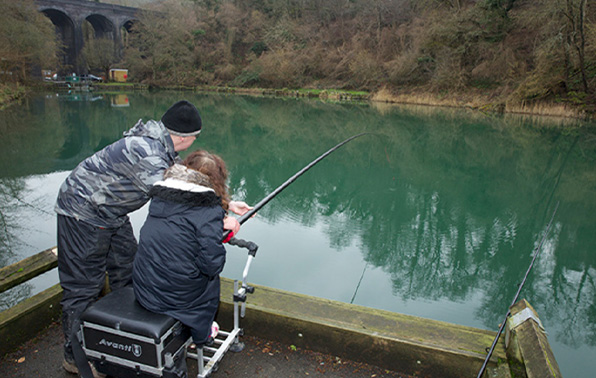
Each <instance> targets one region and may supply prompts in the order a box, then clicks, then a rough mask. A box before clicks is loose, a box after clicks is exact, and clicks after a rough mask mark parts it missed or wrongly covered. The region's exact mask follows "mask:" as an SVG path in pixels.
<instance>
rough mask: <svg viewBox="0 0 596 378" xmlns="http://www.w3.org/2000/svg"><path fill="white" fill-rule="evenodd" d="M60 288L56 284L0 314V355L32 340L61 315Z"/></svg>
mask: <svg viewBox="0 0 596 378" xmlns="http://www.w3.org/2000/svg"><path fill="white" fill-rule="evenodd" d="M61 299H62V288H61V287H60V284H56V285H54V286H52V287H50V288H49V289H46V290H44V291H42V292H41V293H39V294H37V295H35V296H33V297H31V298H28V299H26V300H24V301H23V302H21V303H19V304H17V305H15V306H13V307H11V308H9V309H8V310H5V311H3V312H1V313H0V340H2V342H0V355H4V354H6V353H8V352H10V351H12V350H14V349H16V348H17V347H18V346H19V345H21V344H23V343H24V342H26V341H28V340H31V339H32V338H34V337H35V336H36V335H37V334H38V333H39V332H40V331H41V330H43V329H44V328H46V327H47V326H48V325H50V324H51V323H52V322H53V321H56V320H57V319H58V318H59V317H60V314H61V308H60V300H61Z"/></svg>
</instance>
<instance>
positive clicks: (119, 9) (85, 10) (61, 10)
mask: <svg viewBox="0 0 596 378" xmlns="http://www.w3.org/2000/svg"><path fill="white" fill-rule="evenodd" d="M35 1H36V4H37V6H38V9H39V11H40V12H42V13H43V14H45V15H46V16H47V17H49V18H50V20H51V21H52V23H53V24H54V26H55V28H56V33H57V34H58V35H59V37H60V39H61V40H62V43H63V44H64V53H63V55H62V57H61V59H62V62H61V63H62V65H63V67H64V68H63V70H64V72H63V73H66V72H68V73H71V72H76V73H77V74H83V73H87V72H86V67H85V66H84V65H83V64H82V62H81V60H80V59H79V54H80V53H81V50H82V49H83V45H84V43H85V40H84V37H83V24H85V23H86V22H88V23H89V24H90V25H91V27H93V30H94V34H95V38H110V39H112V40H113V41H114V43H115V46H116V47H117V50H118V51H120V50H121V48H122V41H123V36H124V34H125V33H128V32H129V31H130V28H131V26H132V24H133V23H134V22H135V21H136V20H137V14H138V12H140V10H139V9H138V8H131V7H125V6H120V5H113V4H105V3H98V2H95V1H88V0H35Z"/></svg>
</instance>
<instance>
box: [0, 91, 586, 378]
mask: <svg viewBox="0 0 596 378" xmlns="http://www.w3.org/2000/svg"><path fill="white" fill-rule="evenodd" d="M180 99H187V100H189V101H192V102H193V103H194V104H195V105H196V106H197V107H198V109H199V111H200V112H201V115H202V117H203V125H204V126H203V131H202V133H201V135H200V137H199V138H198V139H197V141H196V142H195V144H194V145H193V146H192V147H191V150H194V149H207V150H209V151H211V152H214V153H216V154H218V155H220V156H222V157H223V159H224V160H225V161H226V163H227V166H228V169H229V171H230V182H229V186H230V191H231V193H232V197H233V198H234V199H236V200H244V201H246V202H248V203H251V204H254V203H257V202H258V201H259V200H261V199H263V198H264V197H265V196H266V195H267V194H269V193H270V192H272V191H273V190H274V189H275V188H276V187H278V186H279V185H280V184H282V183H283V182H284V181H285V180H287V179H288V178H289V177H291V176H292V175H293V174H294V173H296V172H297V171H299V170H300V169H301V168H303V167H304V166H306V165H307V164H308V163H310V162H311V161H312V160H314V159H315V158H316V157H318V156H319V155H321V154H322V153H324V152H325V151H327V150H328V149H330V148H331V147H333V146H335V145H336V144H337V143H339V142H341V141H342V140H344V139H346V138H348V137H350V136H352V135H355V134H358V133H362V132H367V133H369V135H365V136H362V137H359V138H357V139H355V140H353V141H351V142H350V143H348V144H346V145H345V146H343V147H341V148H340V149H338V150H337V151H335V152H334V153H332V154H331V155H329V156H328V157H327V158H326V159H324V160H323V161H321V162H320V163H319V164H318V165H316V166H315V167H314V168H312V169H310V170H309V171H308V172H307V173H305V174H304V175H303V176H301V177H300V178H299V179H298V180H297V181H295V182H294V183H293V184H292V185H290V186H289V187H288V188H287V189H286V190H285V191H283V192H282V193H281V194H280V195H278V196H277V197H276V198H275V199H274V200H272V201H271V202H270V203H269V204H267V205H266V206H265V207H264V208H263V209H262V210H261V211H259V213H258V214H257V216H256V217H255V218H252V219H250V220H248V221H247V222H246V223H245V224H244V225H243V226H242V229H241V232H240V234H239V235H238V236H239V237H241V238H244V239H247V240H250V241H254V242H255V243H257V244H258V245H259V246H260V248H259V252H258V254H257V257H256V259H255V261H254V262H253V264H252V266H251V270H250V274H249V281H250V282H252V283H255V284H259V285H266V286H271V287H275V288H279V289H283V290H289V291H293V292H298V293H303V294H307V295H314V296H318V297H323V298H328V299H333V300H338V301H342V302H346V303H354V304H358V305H362V306H368V307H374V308H379V309H383V310H389V311H393V312H399V313H404V314H409V315H416V316H421V317H426V318H432V319H436V320H442V321H447V322H452V323H457V324H462V325H467V326H473V327H478V328H483V329H489V330H493V331H496V330H497V329H498V327H499V323H500V322H501V321H502V320H503V318H504V316H505V314H506V312H507V309H508V307H509V305H510V304H511V301H512V300H513V298H514V295H515V293H516V291H517V289H518V286H519V284H520V283H521V281H522V279H523V277H524V274H525V273H526V270H527V269H528V267H529V265H530V262H531V260H532V256H533V254H534V250H535V248H536V247H537V245H538V244H539V242H540V240H541V239H542V238H543V236H544V235H545V231H546V228H547V224H548V222H549V220H550V218H551V216H552V214H553V211H554V209H555V206H556V204H557V203H558V204H559V207H558V211H557V213H556V216H555V218H554V222H553V226H552V228H551V230H550V232H549V233H548V235H547V236H546V238H545V242H544V245H543V246H542V248H541V250H540V255H539V257H538V258H537V260H536V263H535V265H534V267H533V270H532V271H531V273H530V274H529V276H528V280H527V282H526V283H525V286H524V287H523V290H522V292H521V298H526V299H527V300H528V301H529V302H530V303H531V304H532V306H533V307H534V308H535V309H536V310H537V312H538V314H539V315H540V318H541V320H542V322H543V324H544V326H545V328H546V331H547V333H548V338H549V341H550V343H551V346H552V348H553V350H554V353H555V356H556V358H557V361H558V363H559V365H560V367H561V371H562V373H563V375H564V376H567V377H579V376H587V375H590V374H591V373H593V371H595V370H596V360H595V359H594V358H593V356H594V355H596V286H595V279H596V269H595V267H596V253H594V250H595V247H596V216H595V214H596V164H595V163H596V124H594V123H586V122H581V121H573V120H564V119H556V118H536V117H529V116H521V115H505V116H495V115H490V114H484V113H481V112H477V111H468V110H462V109H448V108H433V107H423V106H398V105H388V104H372V103H362V104H347V103H328V102H321V101H318V100H308V99H295V98H268V97H250V96H233V95H219V94H197V93H189V92H138V93H128V94H124V93H113V94H109V93H103V94H102V93H75V94H67V93H60V94H56V93H47V94H43V95H34V96H31V97H29V98H27V99H26V101H24V102H23V103H22V104H19V105H14V106H10V107H8V108H6V109H5V110H2V111H0V135H1V136H2V137H1V138H0V266H5V265H8V264H11V263H14V262H16V261H19V260H21V259H22V258H24V257H26V256H30V255H33V254H35V253H37V252H39V251H41V250H43V249H46V248H50V247H53V246H55V244H56V241H55V239H56V236H55V233H56V226H55V215H54V213H53V206H54V201H55V199H56V194H57V191H58V188H59V186H60V185H61V183H62V181H63V180H64V179H65V177H66V176H67V175H68V173H69V171H70V170H72V169H73V168H74V167H75V166H76V165H77V164H78V163H79V162H80V161H81V160H83V159H85V158H86V157H87V156H90V155H91V154H93V153H94V152H95V151H98V150H100V149H101V148H103V147H105V146H106V145H108V144H110V143H112V142H113V141H115V140H117V139H118V138H120V137H121V136H122V133H123V132H124V131H125V130H127V129H129V128H130V127H132V126H133V125H134V124H135V123H136V121H137V120H138V119H140V118H142V119H144V120H148V119H159V118H160V117H161V115H162V114H163V113H164V112H165V110H166V109H167V108H168V107H169V106H170V105H171V104H172V103H174V102H175V101H178V100H180ZM185 155H186V153H183V154H182V157H184V156H185ZM146 212H147V209H146V207H144V208H142V209H140V210H139V211H137V212H135V213H133V214H132V215H131V219H132V221H133V225H134V227H135V231H136V233H137V235H138V231H139V229H140V227H141V225H142V224H143V221H144V218H145V216H146ZM245 261H246V253H245V251H244V250H240V249H237V248H236V247H228V258H227V264H226V268H225V270H224V273H223V275H224V276H226V277H229V278H240V277H241V275H242V269H243V267H244V263H245ZM57 282H58V278H57V272H56V271H55V270H54V271H51V272H48V273H46V274H44V275H43V276H41V277H39V278H37V279H35V280H33V281H32V282H30V283H27V284H23V285H20V286H18V287H17V288H14V289H12V290H10V291H9V292H7V293H5V294H4V295H2V296H0V307H1V308H2V309H4V308H7V307H9V306H11V305H14V304H15V303H17V302H18V301H20V300H22V299H23V298H27V297H29V296H31V295H33V294H35V293H37V292H39V291H41V290H43V289H45V288H47V287H49V286H51V285H53V284H55V283H57ZM247 316H250V314H247ZM487 347H490V345H487Z"/></svg>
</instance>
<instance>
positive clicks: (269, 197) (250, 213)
mask: <svg viewBox="0 0 596 378" xmlns="http://www.w3.org/2000/svg"><path fill="white" fill-rule="evenodd" d="M365 134H370V133H360V134H356V135H353V136H351V137H349V138H348V139H346V140H344V141H343V142H341V143H339V144H337V145H336V146H335V147H333V148H331V149H329V150H328V151H327V152H325V153H324V154H322V155H321V156H319V157H318V158H316V159H315V160H313V161H312V162H310V163H309V164H308V165H307V166H306V167H304V168H302V169H301V170H299V171H298V172H297V173H296V174H295V175H294V176H292V177H290V178H289V179H287V180H286V182H284V183H283V184H281V185H280V186H279V187H277V189H275V190H274V191H273V192H271V193H270V194H269V195H267V197H265V198H263V199H262V200H261V201H260V202H258V203H257V204H256V205H254V207H253V208H252V209H250V210H249V211H248V212H246V213H244V214H243V215H242V216H240V217H239V218H238V223H240V224H243V223H244V222H246V221H247V220H248V219H250V217H252V216H253V215H254V214H256V212H257V211H259V210H260V209H261V208H262V207H263V206H265V205H266V204H267V203H269V201H271V200H272V199H273V198H275V196H277V195H278V194H279V193H281V191H282V190H284V189H285V188H287V187H288V186H290V184H291V183H293V182H294V181H296V179H297V178H298V177H300V176H302V174H304V172H306V171H308V170H309V169H311V168H312V167H313V166H314V165H315V164H317V163H318V162H320V161H321V160H323V159H325V158H326V157H327V156H329V155H330V154H332V153H333V152H334V151H336V150H337V149H338V148H340V147H341V146H343V145H344V144H346V143H348V142H350V141H352V140H354V139H356V138H358V137H361V136H362V135H365ZM229 234H230V231H229V230H228V231H226V232H225V233H224V236H223V240H226V239H227V238H228V236H229Z"/></svg>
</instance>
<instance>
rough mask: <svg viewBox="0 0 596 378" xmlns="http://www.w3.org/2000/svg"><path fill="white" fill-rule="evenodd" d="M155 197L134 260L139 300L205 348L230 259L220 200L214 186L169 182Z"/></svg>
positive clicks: (153, 191)
mask: <svg viewBox="0 0 596 378" xmlns="http://www.w3.org/2000/svg"><path fill="white" fill-rule="evenodd" d="M174 167H179V166H178V165H175V166H174ZM151 196H152V199H151V204H150V206H149V215H148V217H147V220H146V221H145V224H144V225H143V228H142V229H141V234H140V238H139V249H138V252H137V255H136V257H135V261H134V268H133V284H134V290H135V295H136V298H137V300H138V301H139V303H140V304H141V305H142V306H143V307H145V308H147V309H148V310H150V311H153V312H156V313H162V314H167V315H169V316H171V317H173V318H175V319H178V320H180V321H181V322H182V323H183V324H186V325H187V326H189V327H190V328H191V330H192V335H193V339H194V341H195V343H197V344H202V343H204V342H205V341H206V340H207V338H208V337H209V331H210V330H211V323H212V322H213V319H214V317H215V312H216V310H217V306H218V304H219V294H220V289H219V274H220V273H221V271H222V270H223V268H224V263H225V259H226V250H225V248H224V246H223V244H222V237H223V218H224V215H225V212H224V210H223V208H222V207H221V199H220V198H219V197H218V196H217V195H216V194H215V192H214V191H213V190H212V189H210V188H207V187H204V186H201V185H196V184H190V183H188V182H184V181H180V180H175V179H169V178H168V179H166V180H164V181H160V182H158V183H156V184H155V185H154V186H153V188H152V189H151Z"/></svg>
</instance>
